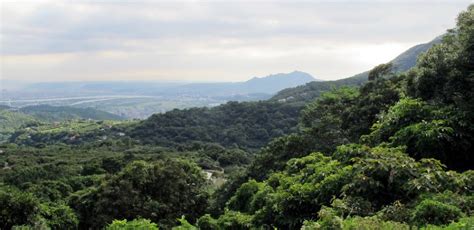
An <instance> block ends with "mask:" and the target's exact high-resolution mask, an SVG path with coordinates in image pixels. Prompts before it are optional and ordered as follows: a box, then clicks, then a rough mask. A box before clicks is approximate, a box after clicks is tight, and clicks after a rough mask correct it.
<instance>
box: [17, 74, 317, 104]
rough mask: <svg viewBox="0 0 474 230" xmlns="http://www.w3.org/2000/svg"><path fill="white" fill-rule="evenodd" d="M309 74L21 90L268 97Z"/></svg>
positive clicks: (45, 93)
mask: <svg viewBox="0 0 474 230" xmlns="http://www.w3.org/2000/svg"><path fill="white" fill-rule="evenodd" d="M315 80H316V79H314V78H313V77H312V76H311V75H310V74H308V73H304V72H300V71H294V72H291V73H278V74H273V75H269V76H266V77H260V78H258V77H254V78H252V79H250V80H248V81H244V82H213V83H180V82H159V81H155V82H138V81H129V82H127V81H123V82H117V81H110V82H107V81H104V82H40V83H33V84H30V85H27V86H26V87H24V89H23V90H20V91H28V93H29V94H35V95H37V96H43V97H49V96H61V97H65V96H85V95H87V96H97V95H114V94H115V95H147V96H182V95H187V96H194V97H199V96H202V97H220V98H227V97H229V98H235V96H242V97H244V98H245V97H248V96H253V97H258V98H259V99H263V98H265V97H267V98H268V97H270V96H272V95H273V94H275V93H277V92H278V91H280V90H282V89H285V88H288V87H295V86H298V85H303V84H306V83H308V82H311V81H315Z"/></svg>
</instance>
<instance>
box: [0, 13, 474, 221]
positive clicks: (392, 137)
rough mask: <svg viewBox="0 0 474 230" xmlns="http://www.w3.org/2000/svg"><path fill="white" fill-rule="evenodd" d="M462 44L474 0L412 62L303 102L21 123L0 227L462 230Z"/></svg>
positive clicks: (466, 213)
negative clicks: (139, 117) (129, 118)
mask: <svg viewBox="0 0 474 230" xmlns="http://www.w3.org/2000/svg"><path fill="white" fill-rule="evenodd" d="M472 44H474V5H472V6H470V7H469V8H468V9H467V11H465V12H462V13H461V14H460V15H459V17H458V21H457V27H456V28H455V29H453V30H450V31H449V32H448V34H446V35H445V36H444V38H443V41H442V42H441V43H439V44H436V45H434V46H433V47H432V48H431V49H430V50H428V51H427V52H426V53H425V54H424V55H422V56H421V57H420V58H419V60H418V62H417V65H416V66H415V67H414V68H412V69H411V70H409V71H407V72H403V73H399V72H398V70H397V69H395V70H394V69H393V68H394V65H393V64H383V65H379V66H377V67H376V68H374V69H373V70H372V71H371V72H370V73H368V75H367V77H369V76H370V79H368V81H367V83H366V84H364V85H363V86H361V87H359V88H352V87H347V86H344V87H339V88H337V89H333V90H331V91H329V92H326V93H324V94H322V95H321V96H320V97H319V98H318V99H316V100H314V101H311V102H309V103H307V104H306V105H305V108H304V110H302V111H299V110H298V109H296V108H299V107H298V106H301V105H298V103H278V102H258V103H235V102H231V103H228V104H226V105H222V106H219V107H216V108H212V109H189V110H182V111H181V110H175V111H171V112H169V113H166V114H161V115H154V116H152V117H151V118H150V119H148V120H145V121H143V122H131V123H128V122H113V121H81V120H79V121H78V120H74V121H68V122H64V123H57V124H50V123H43V124H26V123H25V124H22V127H23V128H20V129H16V132H15V133H14V134H13V135H12V137H11V138H10V139H9V142H8V143H5V144H3V145H1V146H0V150H1V152H0V166H1V165H3V167H2V168H1V169H0V208H1V209H0V228H2V229H11V228H12V229H44V228H51V229H78V228H79V229H104V228H105V229H140V228H141V229H157V228H160V229H189V230H191V229H472V228H473V227H474V219H473V218H474V217H473V216H474V171H473V169H474V168H473V165H474V155H473V154H472V153H473V152H474V145H473V143H474V106H473V105H474V101H473V100H474V99H473V98H474V95H473V88H474V81H473V77H474V75H473V72H474V50H473V46H472ZM282 111H286V112H282ZM298 116H299V117H298ZM297 119H299V120H297ZM104 136H107V138H103V137H104ZM72 137H75V138H74V139H73V140H71V138H72ZM76 140H78V141H76ZM266 141H270V142H269V143H268V144H267V145H266V146H265V147H263V148H261V149H258V147H259V146H261V145H263V144H264V142H266ZM257 149H258V150H257ZM217 177H219V179H220V180H218V179H217ZM217 181H220V182H219V183H218V182H217ZM222 181H225V183H224V184H223V185H220V184H221V182H222Z"/></svg>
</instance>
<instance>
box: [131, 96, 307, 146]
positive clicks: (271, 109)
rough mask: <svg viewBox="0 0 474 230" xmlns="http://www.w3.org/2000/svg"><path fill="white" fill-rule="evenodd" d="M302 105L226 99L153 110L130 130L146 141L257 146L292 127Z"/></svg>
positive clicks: (167, 144)
mask: <svg viewBox="0 0 474 230" xmlns="http://www.w3.org/2000/svg"><path fill="white" fill-rule="evenodd" d="M300 108H301V107H299V106H294V105H291V104H280V103H271V102H245V103H237V102H229V103H227V104H224V105H221V106H217V107H214V108H193V109H186V110H173V111H170V112H167V113H165V114H155V115H153V116H151V117H150V118H149V119H147V120H145V121H143V122H141V123H140V124H138V125H137V126H135V127H134V128H133V129H132V130H131V136H132V137H133V138H136V139H139V140H141V141H142V143H145V144H159V145H165V146H175V145H176V143H190V142H193V141H201V142H208V143H219V144H220V145H222V146H225V147H240V148H244V149H256V148H260V147H262V146H263V145H264V144H266V143H267V142H269V141H270V140H271V139H272V138H275V137H279V136H281V135H283V134H288V133H291V132H293V131H295V127H296V124H297V117H298V113H299V110H300Z"/></svg>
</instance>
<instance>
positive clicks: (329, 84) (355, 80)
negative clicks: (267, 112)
mask: <svg viewBox="0 0 474 230" xmlns="http://www.w3.org/2000/svg"><path fill="white" fill-rule="evenodd" d="M441 40H442V36H439V37H437V38H435V39H434V40H432V41H430V42H428V43H424V44H419V45H416V46H414V47H412V48H410V49H408V50H406V51H405V52H403V53H401V54H400V55H398V56H397V57H396V58H395V59H393V60H392V61H390V62H391V63H392V64H393V70H394V71H395V72H404V71H407V70H409V69H410V68H412V67H413V66H415V64H416V60H417V58H418V56H419V55H420V54H422V53H424V52H426V51H427V50H428V49H429V48H431V47H432V46H433V45H435V44H438V43H440V42H441ZM368 75H369V71H365V72H363V73H359V74H356V75H354V76H352V77H349V78H344V79H340V80H335V81H315V82H310V83H307V84H306V85H302V86H297V87H294V88H287V89H284V90H282V91H280V92H278V93H277V94H276V95H275V96H273V97H272V98H271V99H270V100H272V101H280V102H287V101H291V102H307V101H311V100H313V99H315V98H317V97H319V95H321V93H322V92H325V91H328V90H331V89H332V88H334V87H340V86H343V85H346V86H358V85H362V84H363V83H365V82H366V81H367V78H368Z"/></svg>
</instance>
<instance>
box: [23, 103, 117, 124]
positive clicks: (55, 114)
mask: <svg viewBox="0 0 474 230" xmlns="http://www.w3.org/2000/svg"><path fill="white" fill-rule="evenodd" d="M19 111H20V112H22V113H24V114H27V115H30V116H33V117H35V118H36V119H38V120H41V121H45V122H55V121H65V120H77V119H91V120H123V119H124V118H123V117H121V116H118V115H115V114H112V113H108V112H104V111H101V110H97V109H93V108H75V107H69V106H51V105H34V106H27V107H23V108H21V109H19Z"/></svg>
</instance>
